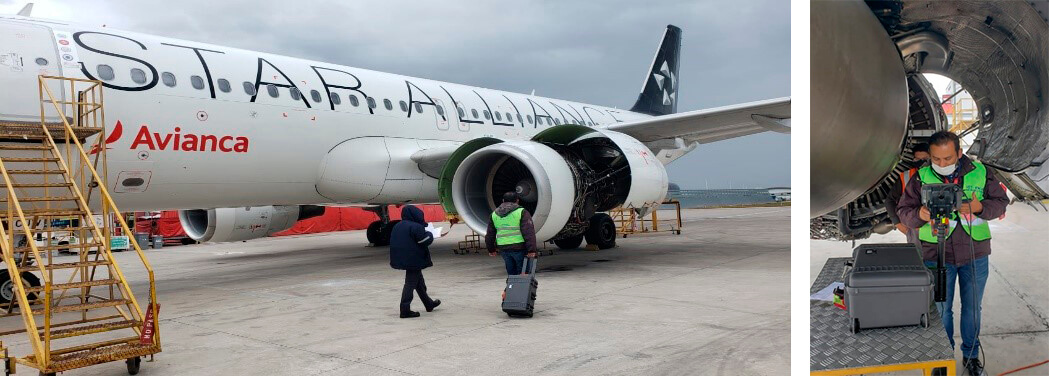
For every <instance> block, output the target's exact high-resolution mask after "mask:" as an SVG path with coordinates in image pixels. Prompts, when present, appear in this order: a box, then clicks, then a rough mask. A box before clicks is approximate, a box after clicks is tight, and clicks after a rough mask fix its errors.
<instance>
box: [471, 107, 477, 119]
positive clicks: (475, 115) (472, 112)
mask: <svg viewBox="0 0 1049 376" xmlns="http://www.w3.org/2000/svg"><path fill="white" fill-rule="evenodd" d="M470 113H471V114H473V116H474V119H477V118H478V116H477V109H476V108H475V109H471V110H470Z"/></svg>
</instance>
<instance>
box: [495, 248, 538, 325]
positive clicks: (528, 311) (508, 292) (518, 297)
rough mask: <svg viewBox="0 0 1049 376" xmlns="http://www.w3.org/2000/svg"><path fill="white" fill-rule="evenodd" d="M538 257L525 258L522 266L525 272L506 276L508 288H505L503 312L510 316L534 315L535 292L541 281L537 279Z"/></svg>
mask: <svg viewBox="0 0 1049 376" xmlns="http://www.w3.org/2000/svg"><path fill="white" fill-rule="evenodd" d="M538 263H539V259H537V258H525V264H524V266H523V267H522V268H521V269H522V272H523V274H520V275H512V276H508V277H506V288H505V289H504V290H503V312H506V314H507V315H509V316H510V317H532V311H533V310H534V309H535V292H536V290H537V289H539V281H537V280H536V279H535V268H536V265H537V264H538Z"/></svg>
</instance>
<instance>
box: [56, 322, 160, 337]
mask: <svg viewBox="0 0 1049 376" xmlns="http://www.w3.org/2000/svg"><path fill="white" fill-rule="evenodd" d="M140 325H142V323H141V322H139V321H136V320H122V321H113V322H105V323H101V324H91V325H84V326H74V327H69V328H62V329H55V330H52V331H51V339H52V340H55V339H61V338H69V337H76V336H82V335H88V334H96V333H104V332H111V331H114V330H120V329H127V328H134V327H137V326H140Z"/></svg>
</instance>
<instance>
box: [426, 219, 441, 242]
mask: <svg viewBox="0 0 1049 376" xmlns="http://www.w3.org/2000/svg"><path fill="white" fill-rule="evenodd" d="M426 231H427V232H429V233H430V234H433V238H434V239H437V238H439V237H441V227H437V228H434V227H433V223H427V224H426Z"/></svg>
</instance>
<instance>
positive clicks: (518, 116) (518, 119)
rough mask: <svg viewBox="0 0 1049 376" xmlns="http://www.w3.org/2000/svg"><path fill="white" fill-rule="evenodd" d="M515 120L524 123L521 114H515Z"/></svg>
mask: <svg viewBox="0 0 1049 376" xmlns="http://www.w3.org/2000/svg"><path fill="white" fill-rule="evenodd" d="M517 122H518V123H521V124H524V119H522V118H521V114H517Z"/></svg>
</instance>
